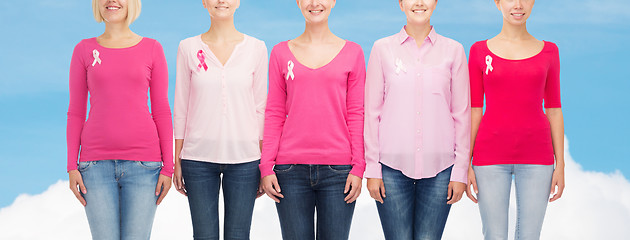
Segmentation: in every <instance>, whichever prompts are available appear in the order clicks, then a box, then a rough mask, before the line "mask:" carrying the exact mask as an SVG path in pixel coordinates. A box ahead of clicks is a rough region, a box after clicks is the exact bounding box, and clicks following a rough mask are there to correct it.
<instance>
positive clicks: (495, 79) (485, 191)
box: [467, 0, 564, 239]
mask: <svg viewBox="0 0 630 240" xmlns="http://www.w3.org/2000/svg"><path fill="white" fill-rule="evenodd" d="M495 3H496V6H497V8H498V9H499V10H500V11H501V13H502V15H503V29H502V30H501V32H500V33H499V35H497V36H495V37H494V38H492V39H489V40H485V41H480V42H477V43H475V44H474V45H473V46H472V47H471V48H470V60H469V61H470V66H469V67H470V84H471V98H472V141H473V142H472V143H473V144H474V145H473V146H474V151H473V156H472V157H473V161H472V165H473V166H472V167H471V168H470V170H469V173H468V179H469V180H468V181H469V184H471V185H472V187H473V189H474V191H475V193H476V194H477V196H476V197H477V198H478V199H479V201H478V203H479V211H480V212H481V220H482V222H483V234H484V236H485V239H507V237H508V209H509V198H510V188H511V186H512V176H514V181H515V186H516V201H517V215H518V217H517V223H516V236H515V237H516V239H539V238H540V231H541V229H542V224H543V219H544V217H545V210H546V208H547V202H553V201H555V200H557V199H559V198H560V197H561V196H562V192H563V190H564V155H563V153H564V123H563V117H562V109H561V108H560V107H561V104H560V60H559V56H558V55H559V54H558V47H557V46H556V45H555V44H554V43H552V42H547V41H539V40H537V39H536V38H534V37H533V36H532V35H531V34H529V32H527V26H526V22H527V19H528V18H529V16H530V14H531V12H532V7H533V6H534V0H495ZM484 95H485V97H486V98H485V99H486V104H487V107H486V112H485V114H484V113H483V104H484ZM543 101H544V108H545V111H544V112H543V110H542V106H543ZM554 160H555V168H554ZM554 192H555V194H554ZM467 194H468V197H469V198H470V199H471V200H473V201H474V202H477V198H475V196H474V195H473V194H472V192H471V191H470V190H469V189H468V188H467ZM550 194H554V195H553V197H551V199H549V195H550Z"/></svg>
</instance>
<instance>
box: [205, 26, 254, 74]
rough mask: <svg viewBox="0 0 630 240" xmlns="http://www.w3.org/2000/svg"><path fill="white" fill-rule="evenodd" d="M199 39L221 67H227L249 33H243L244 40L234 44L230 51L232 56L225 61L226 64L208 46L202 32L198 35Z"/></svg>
mask: <svg viewBox="0 0 630 240" xmlns="http://www.w3.org/2000/svg"><path fill="white" fill-rule="evenodd" d="M197 39H198V40H199V42H201V45H202V46H203V48H205V50H206V51H207V52H208V55H210V58H212V59H214V61H216V62H217V63H218V64H219V66H221V68H225V67H226V66H227V65H228V64H229V63H230V61H231V60H232V57H233V56H234V54H235V53H236V51H237V50H238V49H239V48H240V46H241V45H243V44H244V43H245V41H247V35H246V34H243V40H242V41H241V42H239V43H237V44H236V45H235V46H234V49H232V52H231V53H230V56H229V57H228V59H227V61H225V64H223V63H221V61H220V60H219V58H218V57H217V56H216V55H215V54H214V52H213V51H212V49H211V48H210V46H208V44H206V42H204V41H203V39H202V38H201V34H199V36H197Z"/></svg>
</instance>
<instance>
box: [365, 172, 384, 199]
mask: <svg viewBox="0 0 630 240" xmlns="http://www.w3.org/2000/svg"><path fill="white" fill-rule="evenodd" d="M367 189H368V192H369V193H370V197H372V198H373V199H374V200H375V201H377V202H379V203H381V204H383V203H384V201H383V198H385V184H384V183H383V179H378V178H368V180H367Z"/></svg>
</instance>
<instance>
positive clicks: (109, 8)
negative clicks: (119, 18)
mask: <svg viewBox="0 0 630 240" xmlns="http://www.w3.org/2000/svg"><path fill="white" fill-rule="evenodd" d="M107 9H108V10H118V9H120V8H118V7H107Z"/></svg>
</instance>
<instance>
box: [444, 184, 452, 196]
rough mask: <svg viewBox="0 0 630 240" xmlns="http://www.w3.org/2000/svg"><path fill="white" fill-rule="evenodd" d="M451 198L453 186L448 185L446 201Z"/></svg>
mask: <svg viewBox="0 0 630 240" xmlns="http://www.w3.org/2000/svg"><path fill="white" fill-rule="evenodd" d="M452 196H453V185H451V184H449V185H448V191H447V194H446V199H447V200H450V199H451V197H452Z"/></svg>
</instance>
